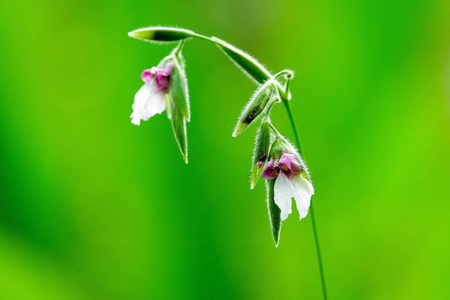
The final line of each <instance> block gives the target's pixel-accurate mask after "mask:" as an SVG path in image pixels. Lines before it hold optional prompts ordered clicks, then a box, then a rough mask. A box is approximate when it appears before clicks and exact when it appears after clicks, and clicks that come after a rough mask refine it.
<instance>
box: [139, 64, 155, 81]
mask: <svg viewBox="0 0 450 300" xmlns="http://www.w3.org/2000/svg"><path fill="white" fill-rule="evenodd" d="M152 71H153V68H152V69H150V70H149V69H147V70H144V71H143V72H142V74H141V78H142V81H144V82H145V83H147V82H150V81H151V80H152V79H153V78H155V74H154V73H153V72H152Z"/></svg>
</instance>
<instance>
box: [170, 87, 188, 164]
mask: <svg viewBox="0 0 450 300" xmlns="http://www.w3.org/2000/svg"><path fill="white" fill-rule="evenodd" d="M166 100H167V116H168V117H169V119H170V120H171V123H172V129H173V133H174V135H175V140H176V141H177V144H178V148H180V152H181V155H183V159H184V161H185V162H186V163H188V139H187V130H186V118H185V117H184V116H183V115H182V113H181V111H180V110H179V109H178V107H177V106H176V105H175V102H174V101H173V99H172V97H171V96H170V94H166Z"/></svg>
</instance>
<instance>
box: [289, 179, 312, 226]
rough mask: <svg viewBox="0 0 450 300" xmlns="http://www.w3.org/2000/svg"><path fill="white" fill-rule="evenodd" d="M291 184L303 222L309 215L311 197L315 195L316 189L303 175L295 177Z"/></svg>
mask: <svg viewBox="0 0 450 300" xmlns="http://www.w3.org/2000/svg"><path fill="white" fill-rule="evenodd" d="M290 183H291V185H292V191H293V194H294V199H295V203H296V205H297V209H298V212H299V214H300V220H301V219H303V218H304V217H306V215H307V214H308V210H309V205H310V203H311V196H312V195H314V187H313V185H312V184H311V182H309V181H308V180H306V179H305V178H304V177H303V176H302V175H296V176H293V177H292V178H291V181H290Z"/></svg>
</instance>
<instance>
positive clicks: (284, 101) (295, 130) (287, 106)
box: [283, 97, 327, 300]
mask: <svg viewBox="0 0 450 300" xmlns="http://www.w3.org/2000/svg"><path fill="white" fill-rule="evenodd" d="M283 103H284V106H285V107H286V112H287V114H288V116H289V121H290V122H291V126H292V131H293V132H294V137H295V142H296V144H297V148H298V152H299V153H300V154H301V155H302V156H303V154H302V148H301V146H300V138H299V136H298V131H297V125H296V124H295V119H294V116H293V115H292V111H291V106H290V105H289V101H288V100H286V99H285V98H284V97H283ZM309 214H310V216H311V224H312V229H313V233H314V241H315V243H316V252H317V261H318V263H319V271H320V280H321V283H322V292H323V298H324V299H325V300H326V299H327V289H326V286H325V274H324V271H323V264H322V255H321V254H320V245H319V235H318V233H317V227H316V219H315V216H314V209H313V202H311V205H310V207H309Z"/></svg>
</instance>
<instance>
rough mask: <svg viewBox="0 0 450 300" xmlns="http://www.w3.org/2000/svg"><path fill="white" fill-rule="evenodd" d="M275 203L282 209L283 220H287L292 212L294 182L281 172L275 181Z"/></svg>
mask: <svg viewBox="0 0 450 300" xmlns="http://www.w3.org/2000/svg"><path fill="white" fill-rule="evenodd" d="M274 193H275V203H276V205H277V206H278V207H279V208H280V210H281V220H283V221H284V220H286V219H287V217H288V216H289V214H290V213H291V212H292V196H293V193H292V184H291V183H290V181H289V179H288V178H287V177H286V175H284V173H283V172H281V173H280V175H279V176H278V178H277V179H276V181H275V188H274Z"/></svg>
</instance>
